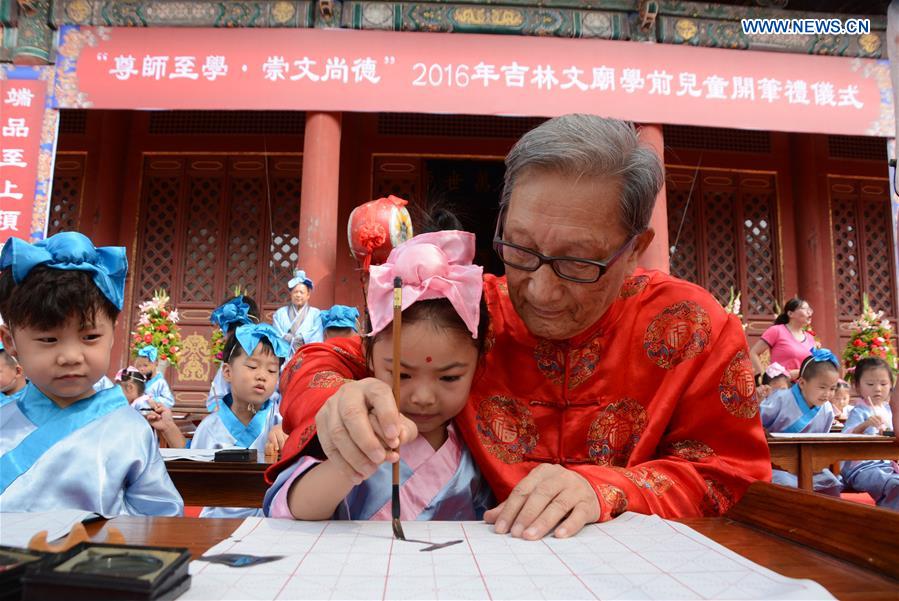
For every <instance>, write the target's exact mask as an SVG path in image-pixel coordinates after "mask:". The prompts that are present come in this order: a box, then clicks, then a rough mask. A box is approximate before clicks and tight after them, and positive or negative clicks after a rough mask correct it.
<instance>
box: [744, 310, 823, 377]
mask: <svg viewBox="0 0 899 601" xmlns="http://www.w3.org/2000/svg"><path fill="white" fill-rule="evenodd" d="M811 321H812V308H811V307H810V306H809V304H808V303H807V302H805V301H804V300H803V299H801V298H791V299H790V300H789V301H787V304H786V305H785V306H784V310H783V313H781V314H780V315H778V316H777V319H775V320H774V325H773V326H771V327H770V328H768V329H767V330H765V333H764V334H762V337H761V339H760V340H759V341H758V342H756V343H755V344H754V345H753V346H752V348H751V349H750V351H749V355H750V357H751V359H752V366H753V370H754V371H755V373H756V374H761V373H762V371H763V369H762V362H761V360H760V359H759V355H760V354H762V353H764V352H765V351H766V350H767V349H771V361H772V362H777V363H780V364H781V365H783V366H784V367H785V368H787V369H788V370H789V372H790V379H791V380H795V379H796V378H797V377H798V376H799V366H800V365H801V364H802V360H803V359H805V358H806V357H808V356H809V355H810V354H811V353H812V349H813V348H815V338H814V337H813V336H811V335H810V334H809V333H808V332H806V331H805V327H806V326H808V325H809V324H810V323H811Z"/></svg>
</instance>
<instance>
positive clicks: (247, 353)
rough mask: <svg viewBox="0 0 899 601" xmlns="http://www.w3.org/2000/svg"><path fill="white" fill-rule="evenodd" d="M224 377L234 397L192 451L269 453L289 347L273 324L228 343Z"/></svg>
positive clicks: (218, 512) (228, 513)
mask: <svg viewBox="0 0 899 601" xmlns="http://www.w3.org/2000/svg"><path fill="white" fill-rule="evenodd" d="M224 353H225V361H224V363H222V375H223V377H224V378H225V381H226V382H228V384H229V385H230V387H231V391H230V392H229V393H227V394H226V395H225V396H224V398H223V399H222V404H221V406H220V407H219V410H218V411H216V412H215V413H212V414H210V415H208V416H207V417H205V418H204V419H203V421H202V422H200V425H199V426H197V431H196V432H195V433H194V437H193V440H191V444H190V446H191V448H192V449H224V448H230V447H240V448H244V449H256V450H257V451H258V452H259V453H260V454H261V453H264V452H265V445H266V443H267V442H268V433H269V430H270V429H271V427H272V426H273V425H274V423H275V419H276V417H277V411H276V410H275V409H276V408H275V405H274V403H273V402H272V400H271V396H272V394H274V392H275V385H276V384H277V382H278V374H279V373H280V370H281V363H282V362H283V361H284V359H285V358H286V357H287V356H288V355H289V354H290V344H288V343H287V342H286V341H285V340H284V339H283V338H282V337H281V336H280V335H279V334H278V332H277V331H276V330H275V329H274V328H273V327H272V326H270V325H269V324H246V325H242V326H238V327H237V328H236V329H235V330H234V331H233V332H232V333H231V334H230V335H229V336H228V340H227V342H225V350H224ZM257 514H258V515H261V513H260V512H259V510H256V509H249V508H242V507H217V508H212V507H206V508H204V509H203V512H202V513H201V514H200V516H201V517H248V516H251V515H257Z"/></svg>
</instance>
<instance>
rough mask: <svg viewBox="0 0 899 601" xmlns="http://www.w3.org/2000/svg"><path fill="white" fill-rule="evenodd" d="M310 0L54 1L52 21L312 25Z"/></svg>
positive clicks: (142, 24) (140, 24)
mask: <svg viewBox="0 0 899 601" xmlns="http://www.w3.org/2000/svg"><path fill="white" fill-rule="evenodd" d="M315 4H316V3H315V2H314V1H313V0H293V1H283V0H279V1H264V0H263V1H259V2H232V1H219V2H212V1H209V0H120V1H114V0H55V2H54V11H53V23H54V25H55V26H56V27H60V26H62V25H102V26H107V27H312V26H313V24H314V22H315V17H314V12H315V10H314V9H315Z"/></svg>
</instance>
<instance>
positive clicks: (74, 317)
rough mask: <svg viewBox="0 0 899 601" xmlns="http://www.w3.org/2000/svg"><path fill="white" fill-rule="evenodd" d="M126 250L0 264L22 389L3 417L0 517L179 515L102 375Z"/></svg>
mask: <svg viewBox="0 0 899 601" xmlns="http://www.w3.org/2000/svg"><path fill="white" fill-rule="evenodd" d="M127 266H128V263H127V260H126V258H125V249H124V248H121V247H107V248H95V247H94V245H93V244H92V243H91V241H90V240H89V239H87V238H86V237H85V236H83V235H81V234H79V233H77V232H63V233H60V234H56V235H55V236H52V237H50V238H48V239H47V240H44V241H41V242H37V243H35V244H33V245H32V244H28V243H25V242H23V241H21V240H19V239H16V238H11V239H9V240H8V241H7V242H6V244H5V245H4V246H3V251H2V253H0V313H2V314H3V317H4V319H5V320H6V324H5V325H3V326H0V338H2V340H3V344H4V346H5V348H6V350H7V352H9V353H10V354H12V355H14V356H15V357H16V358H17V359H18V361H19V363H20V364H21V365H22V368H23V369H24V370H25V373H27V374H29V378H30V380H31V381H30V382H29V384H28V385H27V386H26V387H25V390H24V392H23V394H22V396H21V398H19V399H18V400H17V401H16V402H15V403H9V404H7V405H5V406H4V407H2V408H0V431H2V432H3V436H2V438H0V511H3V512H24V511H49V510H55V509H64V508H72V509H82V510H85V511H93V512H96V513H99V514H101V515H104V516H114V515H118V514H132V515H181V513H182V512H183V510H184V504H183V502H182V500H181V496H180V495H179V494H178V491H177V490H176V489H175V486H174V485H173V484H172V480H171V478H169V475H168V472H167V471H166V468H165V464H164V463H163V461H162V457H161V456H160V454H159V447H158V444H157V442H156V436H155V435H154V434H153V430H152V429H151V428H150V426H149V425H148V424H147V421H146V420H145V419H144V418H143V417H141V416H140V415H139V414H138V413H137V412H136V411H134V410H133V409H131V407H129V406H128V402H127V400H126V399H125V396H124V395H123V394H122V391H121V389H120V388H119V387H113V388H109V389H105V390H102V391H100V392H95V391H94V390H93V388H92V385H93V384H94V382H96V381H97V380H98V379H99V378H100V376H101V375H102V374H104V373H106V371H107V370H108V369H109V356H110V351H111V349H112V344H113V332H114V328H115V321H116V318H117V317H118V315H119V312H120V311H121V308H122V304H123V299H124V288H125V276H126V273H127V270H128V267H127Z"/></svg>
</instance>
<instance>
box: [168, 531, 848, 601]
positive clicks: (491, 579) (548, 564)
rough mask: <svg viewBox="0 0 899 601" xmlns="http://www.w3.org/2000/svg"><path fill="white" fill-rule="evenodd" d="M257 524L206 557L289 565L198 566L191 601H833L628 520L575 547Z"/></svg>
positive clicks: (702, 542)
mask: <svg viewBox="0 0 899 601" xmlns="http://www.w3.org/2000/svg"><path fill="white" fill-rule="evenodd" d="M403 530H404V531H405V533H406V536H407V537H408V538H412V539H419V540H423V541H433V542H445V541H449V540H454V539H462V541H463V542H462V543H461V544H457V545H453V546H450V547H446V548H443V549H438V550H435V551H432V552H421V551H420V549H421V548H422V547H423V545H420V544H416V543H412V542H403V541H396V540H394V539H393V535H392V532H391V526H390V522H389V521H383V522H337V521H335V522H298V521H291V520H274V519H264V518H248V519H247V520H245V521H244V523H243V524H242V525H241V526H240V527H239V528H238V529H237V530H236V531H235V532H234V534H232V535H231V536H230V537H228V538H227V539H226V540H224V541H222V542H221V543H219V544H218V545H216V546H215V547H213V548H212V549H210V550H209V551H207V553H206V554H208V555H212V554H216V553H240V554H249V555H284V556H285V557H284V558H283V559H281V560H278V561H274V562H270V563H264V564H259V565H256V566H253V567H245V568H231V567H228V566H224V565H221V564H211V563H208V562H204V561H199V560H198V561H194V562H193V563H192V564H191V573H192V574H193V582H192V584H191V588H190V590H188V591H187V592H186V593H185V594H184V595H183V596H182V597H181V599H825V598H827V599H829V598H832V597H831V595H830V594H829V593H828V592H827V590H826V589H824V588H823V587H822V586H820V585H819V584H817V583H815V582H813V581H811V580H796V579H792V578H787V577H785V576H781V575H779V574H777V573H775V572H772V571H771V570H769V569H767V568H764V567H762V566H760V565H757V564H755V563H753V562H751V561H749V560H747V559H745V558H743V557H741V556H740V555H738V554H736V553H734V552H732V551H730V550H728V549H727V548H725V547H723V546H721V545H719V544H718V543H716V542H714V541H712V540H711V539H708V538H706V537H704V536H702V535H701V534H699V533H697V532H696V531H694V530H692V529H691V528H689V527H687V526H684V525H683V524H678V523H676V522H670V521H667V520H663V519H661V518H659V517H657V516H646V515H641V514H636V513H626V514H624V515H622V516H619V517H618V518H616V519H614V520H612V521H610V522H605V523H602V524H591V525H589V526H587V527H586V528H584V530H583V531H582V532H581V533H579V534H578V535H577V536H575V537H573V538H570V539H561V540H560V539H555V538H552V537H546V538H544V539H543V540H541V541H524V540H521V539H515V538H512V537H510V536H504V535H498V534H495V533H494V532H493V527H492V526H488V525H486V524H484V523H483V522H403Z"/></svg>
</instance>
